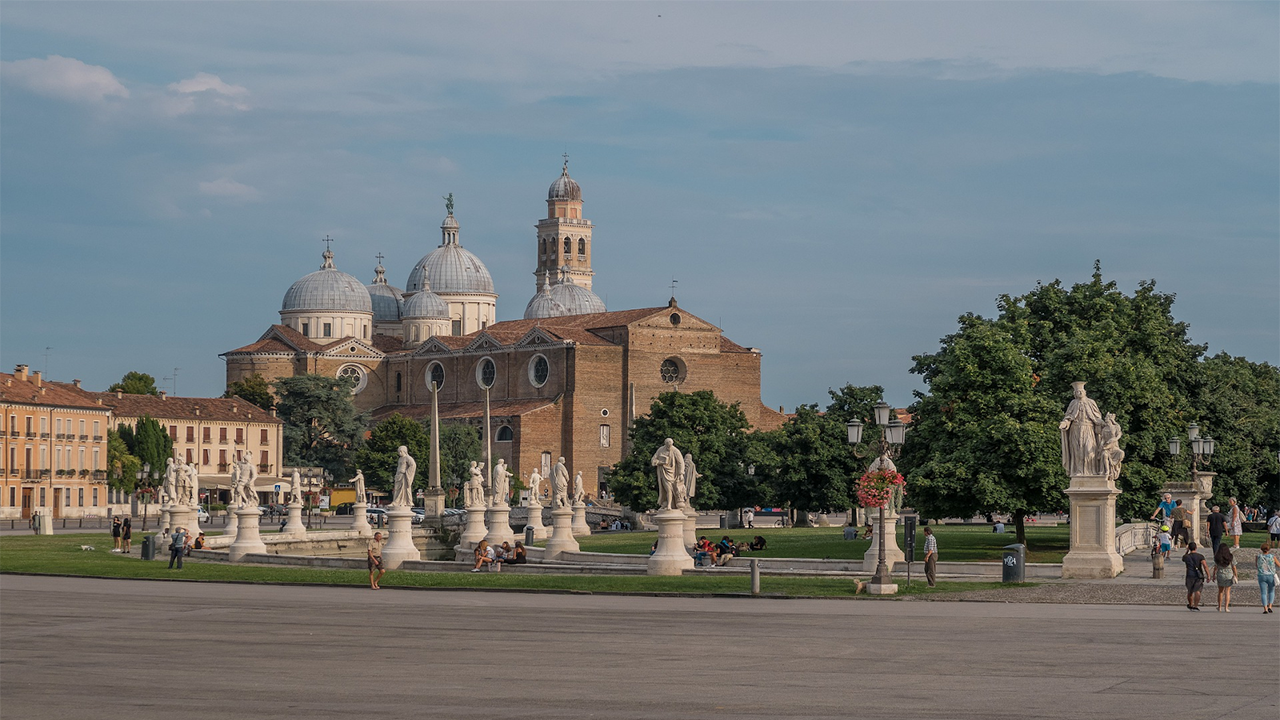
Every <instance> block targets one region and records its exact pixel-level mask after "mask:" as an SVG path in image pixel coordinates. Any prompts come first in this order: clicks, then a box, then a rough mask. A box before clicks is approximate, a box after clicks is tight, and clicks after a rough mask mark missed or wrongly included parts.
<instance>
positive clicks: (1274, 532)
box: [1267, 510, 1280, 547]
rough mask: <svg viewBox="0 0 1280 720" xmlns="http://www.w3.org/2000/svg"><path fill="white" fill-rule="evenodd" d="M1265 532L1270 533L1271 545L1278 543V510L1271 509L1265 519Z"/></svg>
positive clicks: (1279, 536) (1279, 523)
mask: <svg viewBox="0 0 1280 720" xmlns="http://www.w3.org/2000/svg"><path fill="white" fill-rule="evenodd" d="M1267 532H1269V533H1271V546H1272V547H1275V544H1276V543H1280V510H1272V511H1271V517H1270V519H1268V520H1267Z"/></svg>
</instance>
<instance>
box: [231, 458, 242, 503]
mask: <svg viewBox="0 0 1280 720" xmlns="http://www.w3.org/2000/svg"><path fill="white" fill-rule="evenodd" d="M229 467H230V471H231V481H230V485H231V500H230V504H231V505H235V504H236V498H237V497H238V496H237V494H236V493H238V492H239V491H240V463H238V462H236V459H235V458H231V462H230V463H229Z"/></svg>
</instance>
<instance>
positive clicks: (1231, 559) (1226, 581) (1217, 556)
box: [1209, 545, 1238, 612]
mask: <svg viewBox="0 0 1280 720" xmlns="http://www.w3.org/2000/svg"><path fill="white" fill-rule="evenodd" d="M1237 575H1238V573H1237V572H1236V558H1235V556H1234V555H1232V554H1231V548H1229V547H1227V546H1226V545H1219V546H1218V549H1217V550H1215V551H1214V552H1213V574H1212V575H1210V578H1209V579H1211V580H1216V581H1217V583H1218V612H1231V586H1232V585H1235V584H1236V577H1237Z"/></svg>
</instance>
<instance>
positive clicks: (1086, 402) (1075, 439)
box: [1058, 382, 1102, 477]
mask: <svg viewBox="0 0 1280 720" xmlns="http://www.w3.org/2000/svg"><path fill="white" fill-rule="evenodd" d="M1071 388H1072V395H1073V396H1074V397H1073V398H1072V400H1071V404H1069V405H1067V412H1066V415H1064V416H1063V418H1062V422H1060V423H1058V430H1059V431H1060V433H1061V436H1062V467H1063V468H1065V469H1066V471H1067V475H1069V476H1071V477H1078V476H1086V475H1101V474H1102V458H1101V454H1100V452H1099V448H1100V447H1101V443H1099V442H1098V434H1099V430H1100V429H1101V427H1102V412H1101V411H1100V410H1098V403H1096V402H1094V401H1093V400H1091V399H1090V398H1089V397H1088V396H1087V395H1085V392H1084V383H1083V382H1073V383H1071Z"/></svg>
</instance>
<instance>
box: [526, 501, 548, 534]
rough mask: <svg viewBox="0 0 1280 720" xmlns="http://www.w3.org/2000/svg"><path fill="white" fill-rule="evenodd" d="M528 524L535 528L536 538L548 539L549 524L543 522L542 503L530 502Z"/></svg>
mask: <svg viewBox="0 0 1280 720" xmlns="http://www.w3.org/2000/svg"><path fill="white" fill-rule="evenodd" d="M528 526H529V527H531V528H533V539H534V540H546V539H547V536H548V533H547V526H546V525H543V524H542V504H541V503H537V504H534V503H529V522H528Z"/></svg>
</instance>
